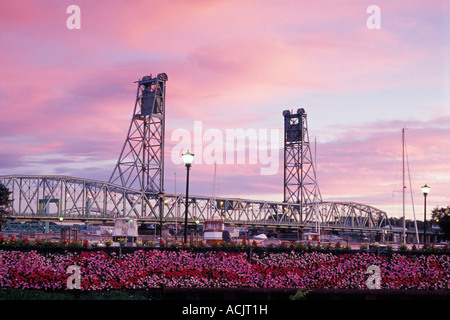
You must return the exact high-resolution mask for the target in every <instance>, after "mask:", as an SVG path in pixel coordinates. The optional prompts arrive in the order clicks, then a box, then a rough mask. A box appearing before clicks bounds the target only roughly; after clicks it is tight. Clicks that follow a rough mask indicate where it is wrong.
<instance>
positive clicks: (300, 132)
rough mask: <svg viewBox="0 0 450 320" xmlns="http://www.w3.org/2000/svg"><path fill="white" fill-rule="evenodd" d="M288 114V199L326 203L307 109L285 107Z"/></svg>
mask: <svg viewBox="0 0 450 320" xmlns="http://www.w3.org/2000/svg"><path fill="white" fill-rule="evenodd" d="M283 116H284V202H289V203H297V204H301V205H302V207H303V206H304V205H305V204H313V203H316V204H317V203H319V202H322V196H321V194H320V191H319V186H318V184H317V178H316V172H315V169H314V161H313V157H312V153H311V147H310V143H309V134H308V124H307V121H306V112H305V110H304V109H303V108H301V109H298V110H297V113H293V112H292V111H289V110H285V111H283Z"/></svg>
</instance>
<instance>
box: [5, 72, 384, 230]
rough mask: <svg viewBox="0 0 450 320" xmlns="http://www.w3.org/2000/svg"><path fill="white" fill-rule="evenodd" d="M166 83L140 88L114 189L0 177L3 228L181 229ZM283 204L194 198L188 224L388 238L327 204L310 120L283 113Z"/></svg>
mask: <svg viewBox="0 0 450 320" xmlns="http://www.w3.org/2000/svg"><path fill="white" fill-rule="evenodd" d="M167 79H168V78H167V75H166V74H165V73H160V74H158V75H157V76H156V77H153V76H151V75H150V76H145V77H143V78H142V79H140V80H139V81H137V86H138V89H137V95H136V100H135V105H134V111H133V115H132V118H131V124H130V128H129V131H128V135H127V138H126V140H125V143H124V146H123V149H122V152H121V154H120V156H119V160H118V162H117V165H116V167H115V168H114V170H113V173H112V175H111V178H110V180H109V182H104V181H96V180H91V179H82V178H74V177H67V176H37V175H36V176H23V175H8V176H0V183H1V184H3V185H4V186H6V187H7V188H8V189H9V190H10V191H11V192H12V196H11V198H12V199H13V201H12V205H11V206H10V207H9V208H6V210H3V209H2V208H0V214H1V217H0V218H2V220H5V219H6V220H28V221H33V220H38V221H42V220H44V221H58V220H60V221H61V220H65V221H68V220H69V221H70V220H76V221H84V222H89V221H91V222H93V221H112V220H114V219H116V218H131V219H137V220H138V222H141V223H159V224H160V225H162V224H171V223H178V222H180V223H181V222H182V221H184V212H185V209H186V208H185V206H186V203H185V196H184V195H174V194H168V193H165V191H164V134H165V93H166V82H167ZM283 117H284V122H285V164H284V167H285V168H284V169H285V177H284V180H285V181H284V201H283V202H269V201H256V200H249V199H231V198H217V197H207V196H190V198H189V204H188V223H190V224H195V223H196V222H199V223H201V222H203V221H206V220H210V219H221V220H223V221H224V222H225V223H226V224H228V225H230V224H234V225H246V226H256V227H258V226H260V227H277V228H297V229H298V228H317V227H318V226H320V228H322V229H327V228H328V229H344V230H370V231H376V232H379V231H383V229H384V228H386V227H390V225H389V220H388V218H387V216H386V213H385V212H383V211H380V210H378V209H376V208H373V207H371V206H368V205H364V204H360V203H353V202H327V201H322V197H321V195H320V191H319V188H318V185H317V179H316V174H315V169H314V165H313V159H312V154H311V149H310V144H309V136H308V132H307V123H306V112H305V111H304V109H298V110H297V113H293V112H289V111H284V112H283Z"/></svg>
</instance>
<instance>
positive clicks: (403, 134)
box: [402, 128, 406, 243]
mask: <svg viewBox="0 0 450 320" xmlns="http://www.w3.org/2000/svg"><path fill="white" fill-rule="evenodd" d="M402 159H403V161H402V164H403V177H402V179H403V180H402V196H403V234H402V238H403V243H406V217H405V189H406V186H405V128H402Z"/></svg>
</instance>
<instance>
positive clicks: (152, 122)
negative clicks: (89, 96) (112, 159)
mask: <svg viewBox="0 0 450 320" xmlns="http://www.w3.org/2000/svg"><path fill="white" fill-rule="evenodd" d="M166 81H167V75H166V74H165V73H160V74H158V75H157V76H156V77H155V78H153V77H152V75H149V76H145V77H143V78H142V79H141V80H139V81H137V83H138V88H137V95H136V103H135V106H134V112H133V117H132V119H131V125H130V128H129V130H128V136H127V138H126V140H125V144H124V146H123V149H122V152H121V154H120V157H119V161H118V162H117V165H116V167H115V169H114V171H113V173H112V175H111V178H110V179H109V182H111V183H116V184H119V185H121V186H124V187H129V188H133V189H136V190H139V191H142V192H151V193H162V192H164V126H165V93H166Z"/></svg>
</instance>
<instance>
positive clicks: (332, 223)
mask: <svg viewBox="0 0 450 320" xmlns="http://www.w3.org/2000/svg"><path fill="white" fill-rule="evenodd" d="M0 183H2V184H3V185H5V186H6V187H7V188H8V189H9V190H10V191H11V192H12V196H11V197H12V199H13V204H12V206H11V207H10V208H7V210H6V214H4V215H3V218H5V219H10V220H12V219H17V220H20V219H22V220H35V219H38V220H40V219H50V220H55V221H57V220H62V219H64V220H66V221H67V220H78V221H86V222H88V221H98V220H102V221H109V220H113V219H115V218H132V219H137V220H138V222H141V223H146V222H150V223H161V222H162V223H164V224H170V223H175V221H179V222H181V221H183V220H184V212H185V196H184V195H174V194H162V193H146V192H141V191H138V190H134V189H131V188H127V187H123V186H120V185H116V184H112V183H109V182H102V181H96V180H89V179H82V178H73V177H67V176H20V175H12V176H0ZM161 209H162V210H161ZM211 219H221V220H223V221H224V222H225V223H226V224H236V225H247V226H271V227H284V228H291V227H292V228H296V227H310V228H314V227H315V226H317V224H318V223H320V226H321V228H336V229H349V230H358V229H359V230H381V229H383V228H385V227H388V226H389V220H388V218H387V215H386V213H385V212H383V211H380V210H378V209H376V208H374V207H371V206H368V205H364V204H360V203H354V202H318V203H309V204H308V205H304V206H303V208H300V205H298V204H292V203H284V202H269V201H255V200H248V199H232V198H217V197H215V198H213V197H205V196H192V197H190V199H189V213H188V221H189V223H191V224H194V223H196V222H199V223H202V222H203V221H205V220H211Z"/></svg>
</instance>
